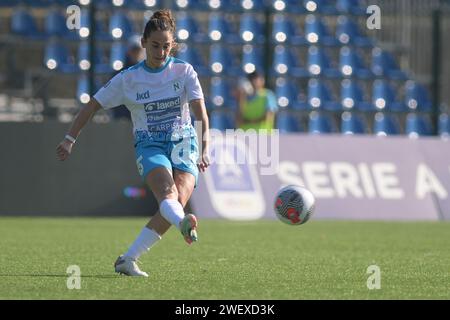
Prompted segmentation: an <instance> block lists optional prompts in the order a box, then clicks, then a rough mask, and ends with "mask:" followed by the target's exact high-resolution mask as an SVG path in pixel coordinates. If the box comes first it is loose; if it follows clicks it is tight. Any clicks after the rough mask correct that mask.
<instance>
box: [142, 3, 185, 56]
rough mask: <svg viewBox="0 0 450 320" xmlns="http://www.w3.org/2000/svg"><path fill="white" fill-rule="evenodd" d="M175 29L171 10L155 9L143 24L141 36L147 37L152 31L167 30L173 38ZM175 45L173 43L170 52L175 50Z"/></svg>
mask: <svg viewBox="0 0 450 320" xmlns="http://www.w3.org/2000/svg"><path fill="white" fill-rule="evenodd" d="M175 30H176V27H175V19H174V18H173V16H172V12H171V11H170V10H167V9H164V10H157V11H155V12H154V13H153V15H152V16H151V18H150V20H149V21H148V22H147V24H146V25H145V28H144V34H143V38H144V39H148V38H149V37H150V34H151V33H152V32H153V31H169V32H170V33H171V34H172V37H173V39H174V40H175ZM176 47H177V46H176V43H175V44H174V46H173V49H172V54H173V53H174V50H176Z"/></svg>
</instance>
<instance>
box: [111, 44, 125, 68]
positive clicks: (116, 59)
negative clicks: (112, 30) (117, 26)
mask: <svg viewBox="0 0 450 320" xmlns="http://www.w3.org/2000/svg"><path fill="white" fill-rule="evenodd" d="M127 50H128V48H127V46H126V45H125V44H123V43H122V42H114V43H113V44H112V45H111V52H110V55H109V67H110V68H112V70H114V71H119V70H122V68H123V67H124V66H125V63H126V59H127V58H126V57H127Z"/></svg>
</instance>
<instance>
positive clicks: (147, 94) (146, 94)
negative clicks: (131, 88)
mask: <svg viewBox="0 0 450 320" xmlns="http://www.w3.org/2000/svg"><path fill="white" fill-rule="evenodd" d="M144 99H150V91H149V90H147V91H145V92H143V93H139V92H137V93H136V101H140V100H144Z"/></svg>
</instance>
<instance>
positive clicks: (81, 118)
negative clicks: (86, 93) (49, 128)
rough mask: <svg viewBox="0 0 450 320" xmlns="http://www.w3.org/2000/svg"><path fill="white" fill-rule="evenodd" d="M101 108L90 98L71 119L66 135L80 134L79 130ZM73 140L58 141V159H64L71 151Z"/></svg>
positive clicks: (75, 135) (74, 136)
mask: <svg viewBox="0 0 450 320" xmlns="http://www.w3.org/2000/svg"><path fill="white" fill-rule="evenodd" d="M100 108H101V105H100V104H99V103H98V101H97V100H96V99H95V98H92V99H91V101H89V103H88V104H87V105H86V106H85V107H83V108H82V109H81V110H80V111H79V112H78V114H77V115H76V116H75V118H74V119H73V122H72V125H71V126H70V129H69V131H68V132H67V135H69V136H71V137H73V138H75V139H76V138H77V137H78V135H79V134H80V132H81V130H82V129H83V128H84V126H85V125H86V123H88V122H89V120H90V119H91V118H92V116H93V115H94V114H95V113H96V112H97V111H98V110H99V109H100ZM73 144H74V142H72V141H69V140H68V139H67V138H64V139H63V141H61V142H60V144H59V145H58V147H56V155H57V157H58V160H59V161H64V160H66V159H67V158H68V157H69V155H70V153H71V152H72V147H73Z"/></svg>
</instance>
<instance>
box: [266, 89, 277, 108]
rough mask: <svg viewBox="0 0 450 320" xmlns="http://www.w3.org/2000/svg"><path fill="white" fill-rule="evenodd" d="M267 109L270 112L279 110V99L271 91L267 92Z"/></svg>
mask: <svg viewBox="0 0 450 320" xmlns="http://www.w3.org/2000/svg"><path fill="white" fill-rule="evenodd" d="M266 109H267V111H269V112H277V110H278V104H277V98H276V97H275V94H274V93H273V92H272V91H270V90H269V91H268V92H267V106H266Z"/></svg>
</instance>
